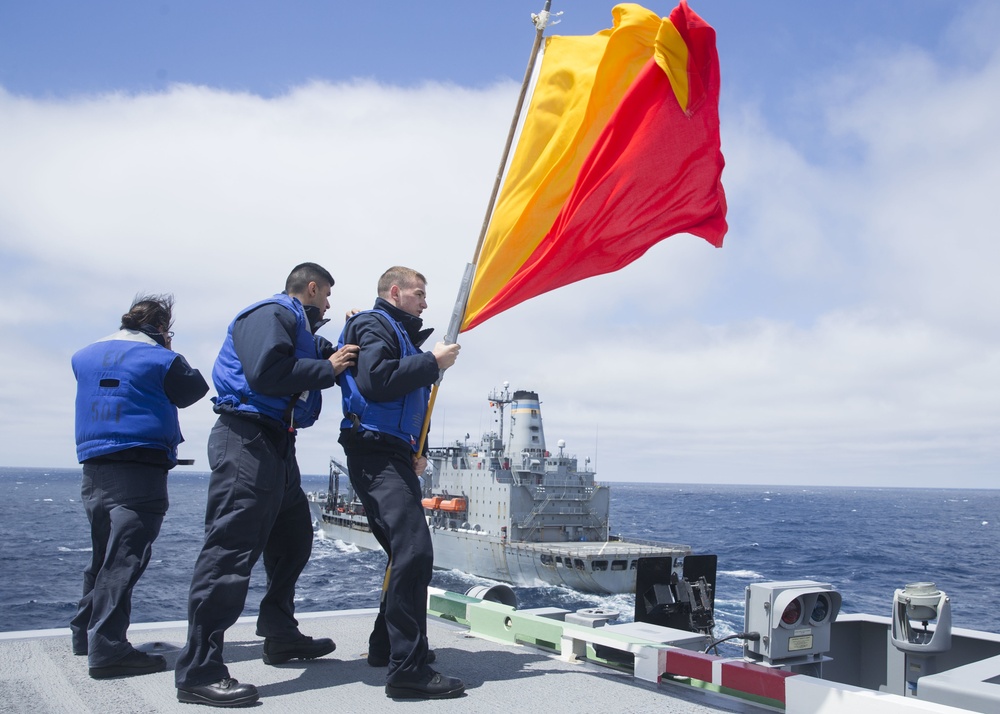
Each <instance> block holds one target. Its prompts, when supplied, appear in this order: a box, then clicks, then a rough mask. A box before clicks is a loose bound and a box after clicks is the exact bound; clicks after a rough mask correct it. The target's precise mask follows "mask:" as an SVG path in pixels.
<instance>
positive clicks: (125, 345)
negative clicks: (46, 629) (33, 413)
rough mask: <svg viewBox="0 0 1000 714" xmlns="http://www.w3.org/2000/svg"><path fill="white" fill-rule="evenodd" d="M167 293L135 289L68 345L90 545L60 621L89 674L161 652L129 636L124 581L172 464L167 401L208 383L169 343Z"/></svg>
mask: <svg viewBox="0 0 1000 714" xmlns="http://www.w3.org/2000/svg"><path fill="white" fill-rule="evenodd" d="M173 304H174V301H173V297H172V296H170V295H148V296H139V297H136V299H135V300H134V301H133V302H132V307H131V308H129V311H128V312H127V313H125V314H124V315H122V320H121V329H120V330H119V331H118V332H116V333H114V334H113V335H109V336H108V337H105V338H103V339H101V340H98V341H97V342H95V343H94V344H92V345H89V346H87V347H84V348H83V349H82V350H80V351H79V352H77V353H76V354H75V355H73V373H74V374H75V375H76V381H77V390H76V452H77V458H78V459H79V461H80V463H81V464H83V486H82V497H83V503H84V506H85V507H86V509H87V518H88V519H89V520H90V537H91V542H92V544H93V555H92V556H91V562H90V565H89V566H88V567H87V569H86V570H84V572H83V598H82V599H81V600H80V605H79V608H78V610H77V613H76V616H75V617H74V618H73V620H72V622H70V632H71V633H72V644H73V654H77V655H87V656H88V664H89V667H90V676H91V677H94V678H95V679H104V678H107V677H128V676H132V675H136V674H146V673H149V672H160V671H162V670H163V669H165V667H166V661H165V660H164V658H163V657H161V656H159V655H148V654H146V653H145V652H140V651H138V650H136V649H135V648H133V647H132V645H131V644H129V641H128V639H127V637H126V632H127V630H128V626H129V615H130V613H131V611H132V589H133V588H134V587H135V584H136V583H137V582H138V580H139V578H140V576H141V575H142V573H143V571H145V569H146V565H147V564H148V563H149V557H150V554H151V553H152V545H153V541H154V540H156V536H157V535H159V532H160V526H161V525H162V523H163V516H164V515H165V514H166V512H167V471H169V470H170V469H172V468H173V467H174V466H175V465H176V464H177V446H178V445H179V444H180V443H181V442H182V441H184V439H183V437H182V436H181V428H180V422H179V420H178V418H177V408H178V407H187V406H190V405H191V404H194V403H195V402H197V401H198V400H199V399H201V398H202V397H203V396H205V393H206V392H208V384H206V383H205V378H204V377H202V376H201V373H200V372H199V371H198V370H196V369H192V368H191V366H190V365H188V363H187V361H186V360H185V359H184V357H183V356H181V355H179V354H177V353H176V352H174V351H172V349H171V337H173V334H174V333H173V332H171V331H170V328H171V326H172V311H173Z"/></svg>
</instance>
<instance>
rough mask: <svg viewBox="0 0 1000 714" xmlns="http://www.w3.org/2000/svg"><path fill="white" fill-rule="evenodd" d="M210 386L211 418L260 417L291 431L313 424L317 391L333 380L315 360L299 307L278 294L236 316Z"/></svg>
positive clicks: (318, 407) (319, 359) (325, 364)
mask: <svg viewBox="0 0 1000 714" xmlns="http://www.w3.org/2000/svg"><path fill="white" fill-rule="evenodd" d="M212 380H213V382H214V383H215V391H216V392H217V393H218V396H216V397H214V398H213V399H212V401H213V402H214V403H215V411H216V412H218V413H236V414H240V415H243V416H248V417H251V418H260V417H266V418H268V419H271V420H274V421H276V422H278V423H280V424H281V426H282V427H284V428H286V429H293V428H305V427H307V426H310V425H312V424H313V423H314V422H315V421H316V419H317V418H318V417H319V413H320V410H321V409H322V405H323V397H322V393H321V392H320V390H321V389H324V388H326V387H331V386H333V385H334V383H335V381H336V375H335V374H334V370H333V365H332V364H330V362H329V361H328V360H325V359H323V358H322V357H321V356H320V354H319V350H318V348H317V344H316V337H315V336H314V335H313V334H312V331H311V329H310V327H309V322H308V320H307V319H306V314H305V310H304V309H303V307H302V303H301V302H299V300H298V299H297V298H293V297H289V296H288V295H286V294H284V293H279V294H278V295H275V296H273V297H270V298H267V299H266V300H261V301H260V302H258V303H254V304H253V305H251V306H250V307H248V308H246V309H245V310H242V311H241V312H240V313H239V314H238V315H237V316H236V318H235V319H234V320H233V322H232V324H230V325H229V330H228V331H227V332H226V340H225V342H224V343H223V345H222V349H221V350H220V351H219V356H218V358H217V359H216V361H215V367H214V369H213V370H212ZM293 397H295V406H294V409H293V410H289V404H290V403H291V400H292V398H293Z"/></svg>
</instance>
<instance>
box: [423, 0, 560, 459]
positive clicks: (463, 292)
mask: <svg viewBox="0 0 1000 714" xmlns="http://www.w3.org/2000/svg"><path fill="white" fill-rule="evenodd" d="M551 7H552V0H545V7H544V8H543V9H542V11H541V12H540V13H538V14H532V16H531V21H532V22H533V23H534V24H535V41H534V43H533V44H532V46H531V56H530V57H529V58H528V67H527V69H526V70H525V72H524V80H523V81H522V82H521V91H520V93H519V94H518V97H517V106H516V107H515V108H514V119H513V120H512V121H511V123H510V129H509V130H508V131H507V142H506V144H504V148H503V155H502V156H501V158H500V168H499V169H498V170H497V175H496V178H495V179H494V181H493V190H492V192H491V193H490V199H489V201H488V203H487V206H486V215H485V217H484V218H483V225H482V227H481V228H480V230H479V240H478V241H477V242H476V250H475V252H474V253H473V255H472V262H471V263H468V264H466V266H465V273H464V274H463V276H462V282H461V284H460V285H459V288H458V296H457V297H456V299H455V307H454V308H452V312H451V320H450V321H449V322H448V331H447V332H446V333H445V335H444V342H445V344H448V345H452V344H455V341H456V340H457V339H458V333H459V331H460V330H461V329H462V322H464V321H465V309H466V307H467V305H468V302H469V293H470V292H471V290H472V281H473V279H474V278H475V275H476V265H477V264H478V262H479V253H480V251H482V249H483V241H485V240H486V232H487V230H489V227H490V219H492V218H493V208H494V207H495V206H496V201H497V195H498V194H499V193H500V185H501V183H503V176H504V172H505V170H506V169H507V160H508V158H509V157H510V150H511V147H512V146H513V144H514V136H515V135H516V134H517V125H518V122H519V121H520V119H521V112H522V110H523V109H524V100H525V98H526V97H527V95H528V86H529V85H530V84H531V75H532V74H534V71H535V61H536V59H537V58H538V50H539V49H540V48H541V46H542V36H543V35H544V33H545V28H546V27H548V25H549V20H550V19H551V17H552V15H551V13H550V12H549V11H550V9H551ZM560 14H561V13H560ZM443 379H444V372H443V371H442V372H441V374H440V376H439V377H438V379H437V381H436V382H435V383H434V386H433V387H431V396H430V399H429V400H428V402H427V414H426V415H425V416H424V424H423V427H422V428H421V429H420V443H419V445H418V447H417V454H423V451H424V445H425V444H426V443H427V431H428V429H429V428H430V424H431V413H432V412H433V411H434V402H435V401H437V393H438V387H439V386H440V385H441V380H443Z"/></svg>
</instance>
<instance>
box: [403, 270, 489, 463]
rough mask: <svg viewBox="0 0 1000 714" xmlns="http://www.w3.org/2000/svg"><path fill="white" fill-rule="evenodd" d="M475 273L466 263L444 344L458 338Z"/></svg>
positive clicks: (430, 407)
mask: <svg viewBox="0 0 1000 714" xmlns="http://www.w3.org/2000/svg"><path fill="white" fill-rule="evenodd" d="M475 275H476V266H475V264H474V263H467V264H466V266H465V273H464V274H463V275H462V284H461V285H459V287H458V298H457V299H456V300H455V307H453V308H452V310H451V320H449V321H448V332H446V333H445V336H444V343H445V344H446V345H453V344H455V340H456V339H458V332H459V330H461V329H462V321H463V320H464V319H465V306H466V304H468V302H469V291H470V290H472V279H473V278H474V277H475ZM444 373H445V370H441V374H439V375H438V378H437V381H436V382H434V386H433V387H431V396H430V399H429V400H428V401H427V413H426V414H425V415H424V425H423V426H422V427H421V428H420V444H419V446H418V447H417V455H421V454H423V453H424V444H426V443H427V430H428V429H429V428H430V425H431V412H432V411H434V402H435V400H437V393H438V386H440V384H441V380H442V379H444Z"/></svg>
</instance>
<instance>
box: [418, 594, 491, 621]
mask: <svg viewBox="0 0 1000 714" xmlns="http://www.w3.org/2000/svg"><path fill="white" fill-rule="evenodd" d="M475 602H480V600H479V599H478V598H474V597H469V596H468V595H460V594H458V593H450V592H441V593H431V595H430V597H429V598H428V601H427V614H428V615H433V616H436V617H440V618H441V619H442V620H449V621H451V622H458V623H460V624H462V625H468V624H469V616H468V614H467V608H468V607H469V604H470V603H475Z"/></svg>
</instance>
